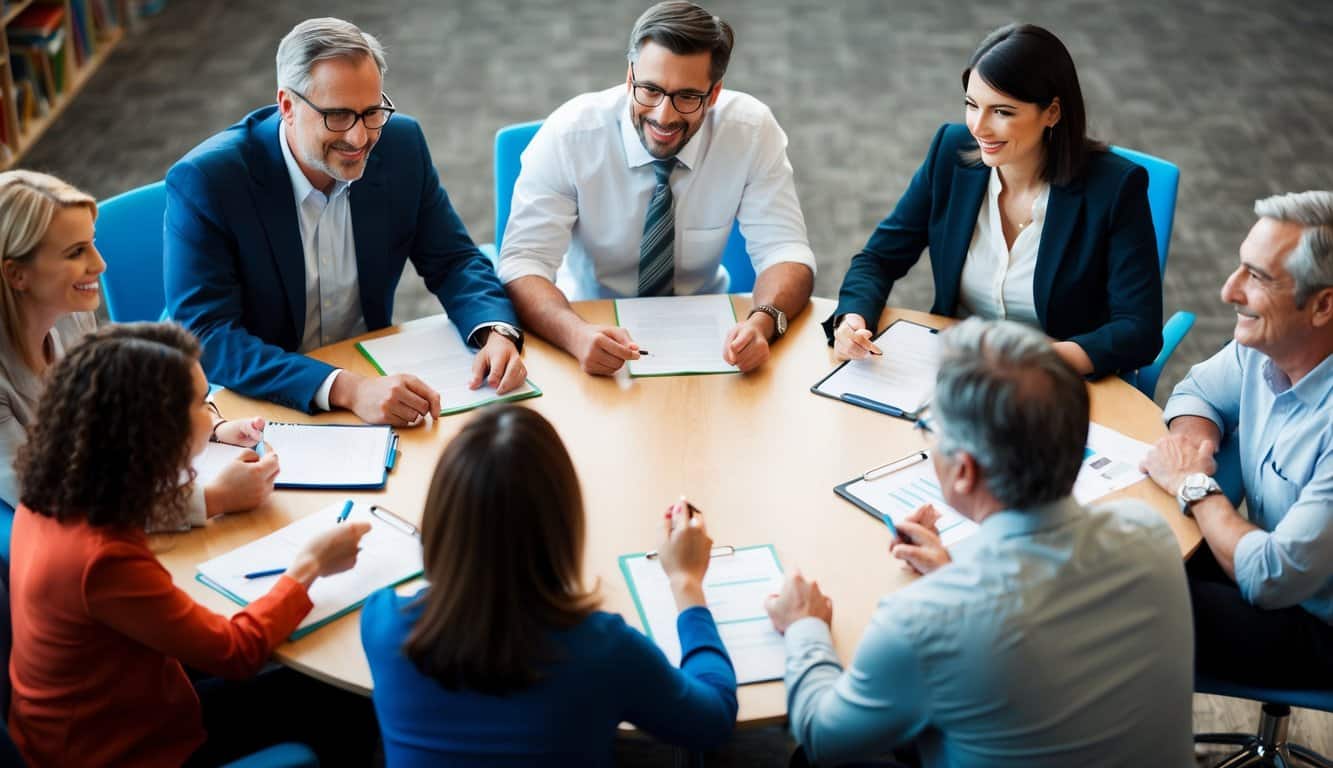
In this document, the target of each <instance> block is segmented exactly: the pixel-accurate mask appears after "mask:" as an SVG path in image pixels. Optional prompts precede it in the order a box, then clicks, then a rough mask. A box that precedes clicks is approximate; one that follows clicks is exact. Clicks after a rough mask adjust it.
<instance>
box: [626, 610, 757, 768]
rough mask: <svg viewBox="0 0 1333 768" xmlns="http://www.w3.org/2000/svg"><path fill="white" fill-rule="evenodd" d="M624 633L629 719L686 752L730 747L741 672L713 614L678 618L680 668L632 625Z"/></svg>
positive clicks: (687, 614)
mask: <svg viewBox="0 0 1333 768" xmlns="http://www.w3.org/2000/svg"><path fill="white" fill-rule="evenodd" d="M622 626H623V625H622ZM624 630H625V632H626V642H625V643H624V644H623V651H622V653H623V655H624V657H625V658H624V660H623V664H622V665H621V669H623V670H624V674H625V680H624V681H623V682H624V684H625V688H623V690H625V691H626V692H627V697H628V698H627V701H626V711H625V713H624V719H625V720H628V721H629V722H631V723H633V724H634V725H635V726H637V727H639V728H642V729H643V730H644V731H647V732H648V733H650V734H652V735H653V737H654V738H657V739H660V740H661V741H664V742H667V743H669V744H675V745H677V746H681V747H685V748H687V749H694V750H704V749H714V748H716V747H718V746H720V745H721V744H724V743H726V742H727V741H728V740H729V739H730V738H731V733H732V730H733V729H734V728H735V724H736V709H737V703H736V672H735V670H734V669H732V666H731V658H730V657H729V656H728V655H727V649H726V648H725V647H724V646H723V645H722V638H721V637H720V636H719V635H718V633H717V625H716V624H715V623H714V622H713V614H712V613H711V612H710V611H709V610H708V609H707V608H704V607H702V606H699V607H694V608H687V609H686V610H684V611H681V613H680V616H679V617H678V618H677V619H676V631H677V632H678V633H679V635H680V648H681V663H680V669H676V668H675V667H673V666H671V663H670V662H668V661H667V659H666V656H665V655H664V654H663V653H662V651H661V649H659V648H658V647H657V645H656V644H654V643H653V641H651V640H649V639H648V638H647V637H644V636H643V635H642V634H640V633H639V632H637V631H635V630H634V629H632V628H630V627H628V626H624Z"/></svg>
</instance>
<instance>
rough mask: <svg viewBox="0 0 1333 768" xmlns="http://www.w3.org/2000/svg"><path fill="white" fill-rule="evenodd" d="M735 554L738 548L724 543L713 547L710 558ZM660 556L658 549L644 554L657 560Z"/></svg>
mask: <svg viewBox="0 0 1333 768" xmlns="http://www.w3.org/2000/svg"><path fill="white" fill-rule="evenodd" d="M734 554H736V548H735V547H733V546H731V545H730V544H724V545H722V546H720V547H713V549H712V551H710V552H709V553H708V556H709V557H710V558H713V557H730V556H731V555H734ZM658 557H659V555H658V554H657V550H655V549H654V550H653V551H652V552H649V553H648V554H646V555H644V558H645V559H648V560H656V559H657V558H658Z"/></svg>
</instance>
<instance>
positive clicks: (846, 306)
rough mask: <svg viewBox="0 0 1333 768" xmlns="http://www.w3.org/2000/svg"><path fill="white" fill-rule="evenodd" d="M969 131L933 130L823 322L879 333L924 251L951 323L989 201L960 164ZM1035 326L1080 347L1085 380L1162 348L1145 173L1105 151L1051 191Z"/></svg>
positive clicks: (980, 172) (1148, 358)
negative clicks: (847, 320)
mask: <svg viewBox="0 0 1333 768" xmlns="http://www.w3.org/2000/svg"><path fill="white" fill-rule="evenodd" d="M976 146H977V145H976V141H975V140H974V139H973V138H972V136H971V134H970V133H969V132H968V130H967V126H964V125H959V124H946V125H944V126H941V127H940V129H939V131H938V132H936V134H935V139H934V140H933V141H932V142H931V145H930V153H929V154H928V155H927V156H926V161H925V163H923V164H922V165H921V168H920V169H919V170H917V172H916V175H915V176H913V177H912V182H911V184H909V185H908V187H907V191H906V192H905V193H904V194H903V196H902V198H901V199H900V200H899V201H898V205H897V207H895V208H894V209H893V213H891V214H889V217H888V218H887V219H884V220H883V221H881V222H880V223H879V226H878V227H876V228H875V232H874V234H873V235H871V236H870V240H869V241H868V242H867V243H866V245H865V248H863V249H862V250H861V252H860V253H858V254H857V255H856V256H855V257H853V258H852V265H851V268H850V269H848V271H847V276H846V277H844V278H843V281H842V288H841V290H840V291H839V293H838V308H837V309H836V310H835V311H834V313H833V315H832V316H831V317H830V318H829V319H828V320H825V321H824V330H825V332H826V333H827V334H828V335H829V340H830V342H831V341H832V337H833V319H834V318H836V317H838V316H840V315H842V314H845V313H848V312H855V313H856V314H858V315H861V316H862V317H864V318H865V319H866V324H867V325H868V326H870V327H872V328H873V327H875V325H876V324H878V322H879V317H880V314H881V313H882V312H883V309H884V303H885V301H887V299H888V297H889V290H890V289H891V288H892V287H893V281H895V280H897V279H898V278H900V277H902V276H903V275H905V274H907V270H908V269H910V268H911V267H912V265H913V264H915V263H916V262H917V259H919V258H920V257H921V250H922V249H923V248H926V247H929V248H930V265H931V269H932V271H933V272H934V276H935V304H934V306H932V307H931V310H930V311H931V312H932V313H934V314H937V315H950V316H952V315H955V314H957V310H958V294H959V283H960V282H961V280H962V276H963V262H964V260H966V258H967V249H968V246H969V245H970V244H971V242H972V234H973V232H974V230H975V229H976V226H977V214H978V213H979V212H980V210H981V206H982V204H983V203H984V202H985V199H986V186H987V183H988V182H989V180H990V171H991V169H990V168H988V167H986V166H984V165H981V164H968V163H966V162H964V161H963V160H962V159H961V158H960V157H959V153H960V151H964V150H968V149H974V148H976ZM1032 292H1033V298H1034V299H1035V301H1036V306H1037V319H1038V320H1039V321H1040V322H1041V327H1042V330H1043V331H1045V333H1046V335H1048V336H1050V337H1052V338H1055V339H1062V340H1068V341H1073V342H1076V343H1077V344H1078V345H1079V346H1080V347H1082V348H1083V351H1084V352H1086V353H1087V354H1088V357H1089V358H1091V359H1092V365H1093V374H1092V375H1093V376H1102V375H1105V374H1108V373H1114V372H1116V371H1122V370H1125V371H1127V370H1133V369H1136V368H1140V367H1142V366H1144V365H1147V364H1148V363H1151V362H1152V361H1153V359H1154V358H1155V357H1157V353H1158V351H1159V350H1161V348H1162V275H1161V272H1160V268H1159V267H1158V263H1157V239H1156V236H1155V235H1154V234H1153V224H1152V215H1151V213H1150V211H1149V209H1148V173H1147V171H1145V170H1144V169H1143V168H1142V167H1140V166H1138V165H1137V164H1135V163H1132V162H1130V161H1129V160H1126V159H1124V158H1122V157H1119V156H1117V155H1113V154H1111V153H1110V152H1093V153H1090V154H1089V155H1088V160H1087V164H1086V165H1085V167H1084V169H1083V173H1082V174H1081V175H1080V176H1079V177H1078V178H1076V179H1075V180H1073V181H1072V182H1070V183H1069V184H1066V185H1056V184H1052V185H1051V194H1050V200H1049V202H1048V204H1047V206H1046V219H1045V223H1044V224H1043V225H1042V233H1041V243H1040V245H1039V246H1038V247H1037V265H1036V270H1035V274H1034V275H1033V285H1032Z"/></svg>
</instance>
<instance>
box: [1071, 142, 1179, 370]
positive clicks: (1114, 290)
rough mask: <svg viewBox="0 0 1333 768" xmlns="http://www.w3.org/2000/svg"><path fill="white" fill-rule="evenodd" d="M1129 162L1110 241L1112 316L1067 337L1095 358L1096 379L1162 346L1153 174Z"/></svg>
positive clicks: (1133, 365) (1136, 364) (1147, 359)
mask: <svg viewBox="0 0 1333 768" xmlns="http://www.w3.org/2000/svg"><path fill="white" fill-rule="evenodd" d="M1126 165H1128V170H1127V174H1126V176H1125V177H1124V179H1123V182H1122V183H1120V184H1119V185H1118V193H1117V195H1116V199H1115V201H1114V203H1113V206H1114V207H1113V208H1112V210H1111V215H1110V233H1109V240H1108V241H1107V245H1106V308H1107V313H1108V317H1107V320H1106V322H1105V323H1103V324H1102V325H1101V326H1099V327H1097V328H1095V329H1093V330H1091V331H1089V332H1087V333H1081V334H1077V335H1073V336H1069V337H1068V340H1069V341H1072V342H1075V343H1076V344H1078V345H1079V346H1080V347H1082V348H1083V351H1084V352H1086V353H1087V354H1088V358H1089V359H1091V360H1092V367H1093V371H1092V374H1091V376H1092V377H1093V378H1096V377H1100V376H1106V375H1108V374H1111V373H1115V372H1117V371H1131V370H1135V369H1137V368H1141V367H1143V366H1145V365H1148V364H1149V363H1151V362H1152V361H1153V360H1154V359H1155V358H1156V357H1157V353H1158V352H1160V351H1161V349H1162V273H1161V268H1160V266H1159V265H1158V261H1157V236H1156V235H1155V234H1154V231H1153V223H1152V211H1151V210H1150V209H1149V206H1148V172H1147V171H1145V170H1144V169H1143V168H1142V167H1140V166H1138V165H1132V164H1126ZM1108 197H1109V196H1108Z"/></svg>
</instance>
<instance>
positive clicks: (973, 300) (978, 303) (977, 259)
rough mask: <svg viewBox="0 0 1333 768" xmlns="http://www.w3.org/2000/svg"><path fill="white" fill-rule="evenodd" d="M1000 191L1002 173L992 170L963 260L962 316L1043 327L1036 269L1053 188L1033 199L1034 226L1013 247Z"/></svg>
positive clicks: (961, 285) (960, 306)
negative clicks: (1002, 212)
mask: <svg viewBox="0 0 1333 768" xmlns="http://www.w3.org/2000/svg"><path fill="white" fill-rule="evenodd" d="M1001 190H1002V186H1001V183H1000V174H999V171H997V170H996V169H994V168H992V169H991V172H990V184H989V186H988V187H987V188H986V204H985V205H983V206H981V210H980V211H978V212H977V226H976V229H974V230H972V243H971V245H969V246H968V248H967V259H966V260H965V261H964V262H963V276H962V282H961V283H960V285H959V301H958V304H959V308H960V312H959V315H960V316H961V317H968V316H970V315H980V316H981V317H984V318H986V319H988V320H996V319H1000V320H1004V319H1008V320H1017V321H1018V322H1021V323H1026V324H1028V325H1033V326H1038V327H1040V325H1041V323H1040V322H1039V321H1038V319H1037V301H1036V298H1035V297H1034V296H1033V293H1032V277H1033V274H1034V273H1035V272H1036V269H1037V248H1038V247H1039V246H1040V245H1041V230H1042V225H1043V223H1044V222H1045V220H1046V203H1047V202H1048V201H1049V200H1050V197H1051V185H1050V184H1047V185H1045V186H1044V188H1043V189H1042V190H1041V192H1040V193H1039V194H1038V195H1037V197H1036V198H1034V199H1033V201H1032V223H1031V224H1028V225H1027V226H1026V227H1024V228H1023V229H1022V230H1020V231H1019V233H1018V237H1016V238H1014V247H1013V248H1012V249H1010V248H1009V246H1008V244H1007V243H1005V240H1004V225H1003V223H1002V219H1001V218H1000V192H1001Z"/></svg>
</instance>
